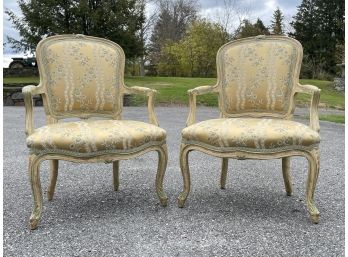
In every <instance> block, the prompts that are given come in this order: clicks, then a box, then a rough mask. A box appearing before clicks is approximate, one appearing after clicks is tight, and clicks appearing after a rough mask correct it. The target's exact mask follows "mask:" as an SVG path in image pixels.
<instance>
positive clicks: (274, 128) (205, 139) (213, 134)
mask: <svg viewBox="0 0 348 257" xmlns="http://www.w3.org/2000/svg"><path fill="white" fill-rule="evenodd" d="M182 138H183V143H185V144H196V145H202V144H203V145H207V146H208V147H209V148H218V149H219V150H223V149H224V148H226V150H228V149H229V150H231V148H235V150H238V149H241V150H242V149H254V150H256V151H267V150H276V149H279V148H284V149H285V148H289V149H298V148H306V147H313V146H315V145H316V144H318V143H319V142H320V137H319V134H318V133H317V132H316V131H314V130H312V129H311V128H309V127H308V126H306V125H304V124H302V123H298V122H295V121H291V120H282V119H266V118H263V119H261V118H224V119H212V120H206V121H202V122H199V123H196V124H193V125H191V126H189V127H186V128H185V129H183V131H182Z"/></svg>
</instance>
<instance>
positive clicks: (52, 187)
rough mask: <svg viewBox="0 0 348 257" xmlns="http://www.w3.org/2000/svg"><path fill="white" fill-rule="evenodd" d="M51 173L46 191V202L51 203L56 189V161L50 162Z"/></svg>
mask: <svg viewBox="0 0 348 257" xmlns="http://www.w3.org/2000/svg"><path fill="white" fill-rule="evenodd" d="M50 166H51V173H50V185H49V186H48V190H47V198H48V201H52V199H53V195H54V190H55V188H56V183H57V177H58V160H50Z"/></svg>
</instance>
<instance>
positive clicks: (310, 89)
mask: <svg viewBox="0 0 348 257" xmlns="http://www.w3.org/2000/svg"><path fill="white" fill-rule="evenodd" d="M320 91H321V90H320V89H319V88H317V87H316V86H312V85H301V84H300V83H297V89H296V92H299V93H305V94H310V95H312V98H311V105H310V109H309V123H310V125H309V126H310V127H311V128H312V129H313V130H315V131H317V132H319V130H320V126H319V114H318V107H319V100H320Z"/></svg>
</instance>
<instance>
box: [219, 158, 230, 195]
mask: <svg viewBox="0 0 348 257" xmlns="http://www.w3.org/2000/svg"><path fill="white" fill-rule="evenodd" d="M227 170H228V158H222V165H221V178H220V187H221V189H225V188H226V177H227Z"/></svg>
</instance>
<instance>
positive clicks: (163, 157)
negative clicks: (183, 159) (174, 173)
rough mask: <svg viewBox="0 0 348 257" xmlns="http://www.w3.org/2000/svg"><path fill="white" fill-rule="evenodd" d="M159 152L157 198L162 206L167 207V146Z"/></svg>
mask: <svg viewBox="0 0 348 257" xmlns="http://www.w3.org/2000/svg"><path fill="white" fill-rule="evenodd" d="M157 152H158V168H157V175H156V192H157V196H158V198H159V200H160V204H161V205H162V206H163V207H165V206H167V202H168V197H167V195H166V193H165V192H164V191H163V179H164V174H165V172H166V168H167V160H168V153H167V145H163V146H162V147H161V149H160V150H158V151H157Z"/></svg>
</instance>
